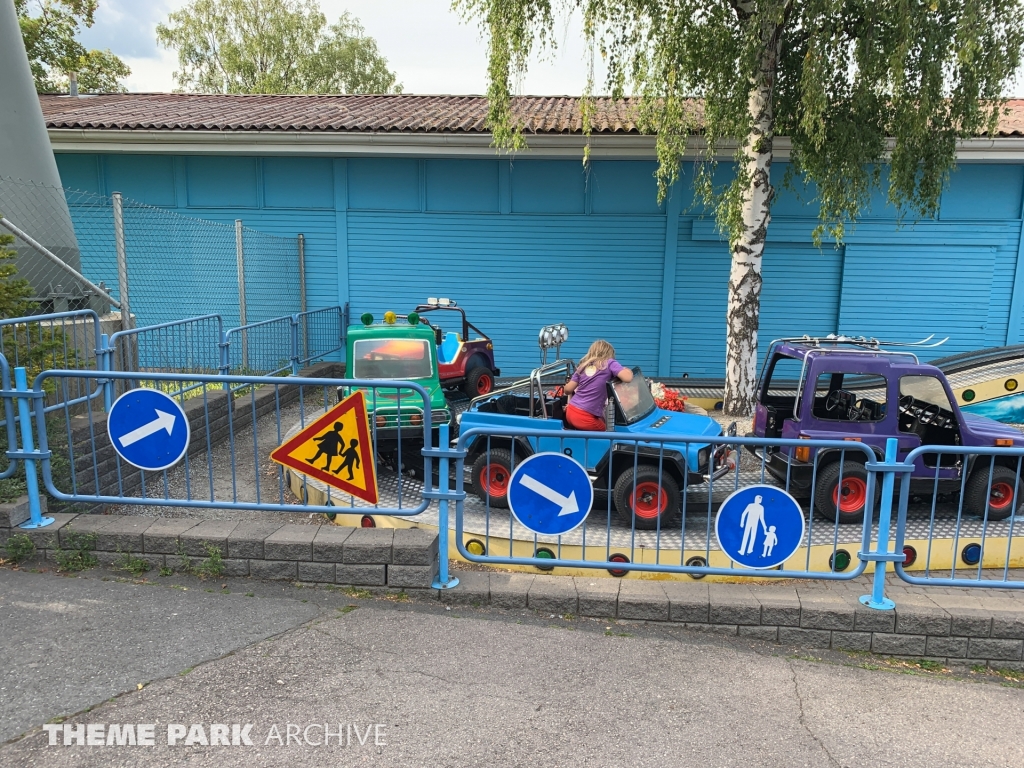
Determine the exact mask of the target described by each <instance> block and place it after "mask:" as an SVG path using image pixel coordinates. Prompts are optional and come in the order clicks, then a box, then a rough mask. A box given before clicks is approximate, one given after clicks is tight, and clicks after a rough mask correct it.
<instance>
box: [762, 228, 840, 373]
mask: <svg viewBox="0 0 1024 768" xmlns="http://www.w3.org/2000/svg"><path fill="white" fill-rule="evenodd" d="M842 272H843V250H842V249H841V248H840V249H838V250H837V249H836V248H835V247H834V246H833V245H830V244H828V243H825V244H823V245H822V247H821V248H820V249H818V248H815V247H814V246H813V245H798V244H796V243H769V244H768V245H767V246H766V247H765V253H764V265H763V271H762V276H763V278H764V285H763V288H762V290H761V327H760V330H759V331H758V335H757V340H758V345H757V346H758V350H759V355H760V356H761V357H762V358H763V356H764V354H765V353H766V352H767V351H768V345H769V344H770V343H771V341H772V339H778V338H782V337H785V336H799V335H802V334H805V333H807V334H811V335H828V334H830V333H835V332H836V331H837V329H838V324H839V292H840V290H841V287H842Z"/></svg>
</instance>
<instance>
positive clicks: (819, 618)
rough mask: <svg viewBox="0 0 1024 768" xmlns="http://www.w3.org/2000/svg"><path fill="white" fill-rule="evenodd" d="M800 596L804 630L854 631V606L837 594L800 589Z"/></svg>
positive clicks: (801, 621) (798, 590)
mask: <svg viewBox="0 0 1024 768" xmlns="http://www.w3.org/2000/svg"><path fill="white" fill-rule="evenodd" d="M797 594H798V595H799V596H800V626H801V627H803V628H804V629H836V630H839V631H846V632H849V631H852V630H853V628H854V607H853V604H852V603H851V602H850V601H849V600H847V599H845V598H843V597H840V596H839V595H837V594H834V593H831V592H824V591H820V590H811V589H803V588H798V589H797Z"/></svg>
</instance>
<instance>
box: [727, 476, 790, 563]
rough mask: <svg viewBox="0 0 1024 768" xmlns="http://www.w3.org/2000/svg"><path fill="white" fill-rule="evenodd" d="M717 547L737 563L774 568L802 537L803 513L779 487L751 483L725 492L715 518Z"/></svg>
mask: <svg viewBox="0 0 1024 768" xmlns="http://www.w3.org/2000/svg"><path fill="white" fill-rule="evenodd" d="M715 536H716V537H717V538H718V546H720V547H721V548H722V551H723V552H725V554H726V555H728V556H729V559H730V560H732V561H733V562H734V563H736V564H737V565H745V566H746V567H748V568H774V567H775V566H777V565H781V564H782V563H784V562H786V560H788V559H789V558H791V557H792V556H793V554H794V553H795V552H796V551H797V549H799V548H800V544H801V543H802V542H803V540H804V513H803V510H801V509H800V505H799V504H797V502H796V499H794V498H793V497H792V496H790V495H789V494H788V493H786V491H784V490H783V489H782V488H776V487H775V486H772V485H751V486H748V487H746V488H740V489H739V490H738V491H734V492H733V493H732V494H730V495H729V498H727V499H726V500H725V501H723V502H722V506H721V507H719V508H718V515H717V516H716V517H715Z"/></svg>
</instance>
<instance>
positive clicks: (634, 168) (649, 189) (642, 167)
mask: <svg viewBox="0 0 1024 768" xmlns="http://www.w3.org/2000/svg"><path fill="white" fill-rule="evenodd" d="M657 169H658V164H657V163H653V162H642V161H637V160H595V161H593V162H592V163H591V166H590V179H589V180H588V183H589V184H590V190H591V201H592V202H591V211H592V212H593V213H661V212H662V211H664V209H665V207H664V205H659V204H658V184H657V182H656V181H655V180H654V172H655V171H656V170H657Z"/></svg>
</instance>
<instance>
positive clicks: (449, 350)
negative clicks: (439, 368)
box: [437, 331, 462, 363]
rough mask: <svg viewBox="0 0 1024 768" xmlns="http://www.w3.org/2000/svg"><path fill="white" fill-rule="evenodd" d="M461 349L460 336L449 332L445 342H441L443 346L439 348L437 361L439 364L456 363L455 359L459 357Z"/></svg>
mask: <svg viewBox="0 0 1024 768" xmlns="http://www.w3.org/2000/svg"><path fill="white" fill-rule="evenodd" d="M461 348H462V341H461V340H460V339H459V334H457V333H455V332H454V331H448V333H446V334H445V337H444V341H443V342H441V346H439V347H438V348H437V361H438V362H439V363H451V362H454V361H455V358H457V357H458V356H459V350H460V349H461Z"/></svg>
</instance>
